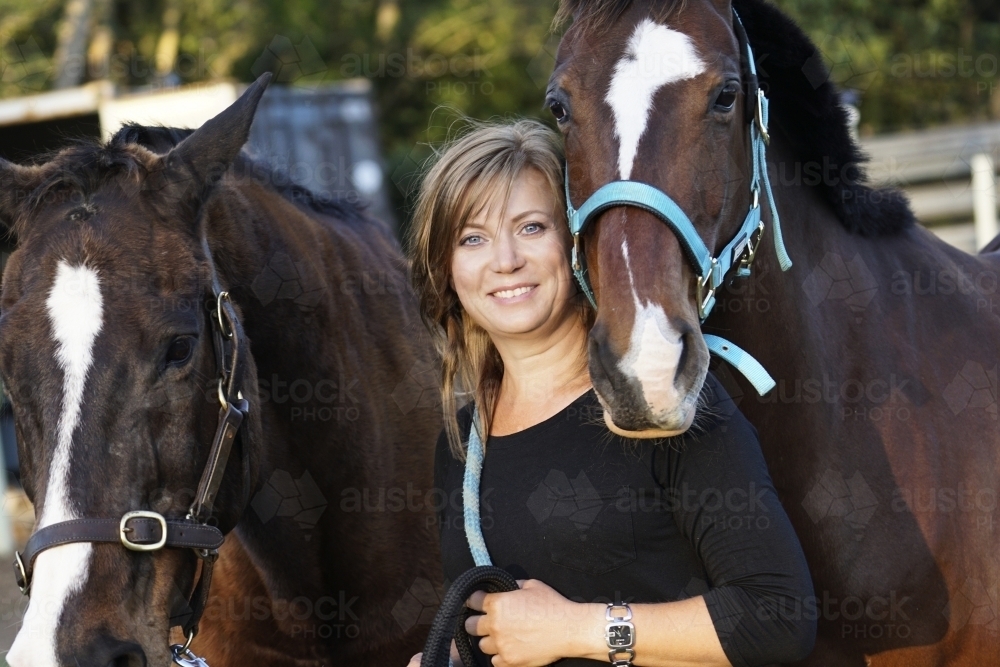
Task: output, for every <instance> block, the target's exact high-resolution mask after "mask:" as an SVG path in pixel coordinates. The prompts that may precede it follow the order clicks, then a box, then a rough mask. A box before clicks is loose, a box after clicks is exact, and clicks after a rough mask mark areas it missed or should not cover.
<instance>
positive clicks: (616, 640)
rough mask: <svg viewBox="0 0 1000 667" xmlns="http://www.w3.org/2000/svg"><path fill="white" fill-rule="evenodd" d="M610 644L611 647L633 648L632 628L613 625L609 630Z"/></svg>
mask: <svg viewBox="0 0 1000 667" xmlns="http://www.w3.org/2000/svg"><path fill="white" fill-rule="evenodd" d="M608 644H609V645H611V646H631V645H632V628H631V626H628V625H612V626H610V627H609V628H608Z"/></svg>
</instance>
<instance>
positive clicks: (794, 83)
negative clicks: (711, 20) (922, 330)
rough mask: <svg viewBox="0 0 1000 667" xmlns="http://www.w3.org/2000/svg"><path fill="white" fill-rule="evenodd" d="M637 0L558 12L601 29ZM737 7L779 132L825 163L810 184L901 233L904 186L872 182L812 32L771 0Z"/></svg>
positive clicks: (876, 231)
mask: <svg viewBox="0 0 1000 667" xmlns="http://www.w3.org/2000/svg"><path fill="white" fill-rule="evenodd" d="M633 1H634V0H561V2H560V5H559V12H558V14H557V20H565V19H566V18H569V17H573V18H574V20H575V21H579V20H584V21H586V22H587V25H585V26H584V27H583V29H584V30H593V29H595V28H596V27H597V26H598V25H602V24H604V25H606V23H607V22H609V21H613V20H614V19H615V18H617V17H618V16H620V14H621V12H623V11H624V10H625V9H626V8H627V7H628V6H629V5H630V4H631V3H632V2H633ZM684 1H685V0H653V2H652V7H651V16H652V17H653V18H654V19H658V20H659V19H660V17H661V16H663V15H665V14H666V15H668V14H670V13H672V12H674V11H680V10H681V9H682V7H683V2H684ZM733 7H734V8H735V9H736V11H737V12H738V13H739V15H740V20H741V21H742V22H743V25H744V27H745V28H746V31H747V36H748V38H749V40H750V46H751V47H752V48H753V52H754V57H755V58H756V61H757V70H758V71H757V74H758V76H759V78H760V82H761V87H762V88H763V89H764V91H765V92H766V93H767V97H768V99H769V100H770V119H769V120H770V126H771V131H772V134H780V135H781V136H782V139H784V140H785V141H786V142H787V143H788V145H789V146H790V148H791V150H792V153H793V155H794V157H795V160H796V161H797V162H798V163H799V165H800V166H802V167H805V166H806V165H815V167H817V168H819V169H820V170H822V172H823V177H822V178H821V179H820V182H819V183H818V184H816V185H811V186H810V187H813V188H814V190H815V191H816V192H818V193H819V194H820V196H821V197H822V199H823V201H824V202H825V203H826V204H827V205H829V206H830V208H831V209H832V211H833V213H834V214H835V215H836V216H837V219H838V220H839V221H840V223H841V224H842V225H843V226H844V228H845V229H847V230H848V231H849V232H851V233H853V234H859V235H862V236H872V237H874V236H889V235H892V234H896V233H898V232H901V231H903V230H905V229H908V228H909V227H911V226H912V225H913V224H915V222H916V218H915V217H914V215H913V211H912V210H910V205H909V202H908V201H907V199H906V196H905V195H904V194H903V193H902V192H900V191H899V190H898V189H895V188H877V187H873V186H871V185H870V184H869V183H868V182H867V174H866V172H865V169H864V164H865V163H866V162H868V156H867V155H865V153H864V152H863V151H862V150H861V147H860V146H859V145H858V143H857V142H856V141H855V139H854V137H853V136H851V132H850V129H849V121H848V117H847V111H846V110H845V109H844V107H843V106H842V105H841V103H840V98H839V96H838V93H837V88H836V86H835V85H834V84H833V82H832V81H830V77H829V73H828V71H827V69H826V66H825V65H824V63H823V57H822V55H821V54H820V52H819V50H818V49H817V48H816V46H815V45H814V44H813V43H812V41H811V40H810V39H809V37H807V36H806V34H805V33H804V32H803V31H802V29H801V28H799V27H798V26H797V25H796V24H795V23H794V22H793V21H792V20H791V19H790V18H789V17H788V16H786V15H785V14H784V13H782V12H781V11H780V10H779V9H778V8H777V7H775V6H773V5H771V4H768V3H767V2H765V1H764V0H733ZM828 165H829V166H828ZM796 174H797V175H796V177H797V178H801V175H800V174H799V173H798V172H796ZM828 174H829V176H828ZM779 175H780V174H779Z"/></svg>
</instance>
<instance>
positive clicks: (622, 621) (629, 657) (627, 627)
mask: <svg viewBox="0 0 1000 667" xmlns="http://www.w3.org/2000/svg"><path fill="white" fill-rule="evenodd" d="M616 609H624V610H625V615H624V616H616V615H615V614H614V611H615V610H616ZM604 618H605V619H606V620H608V621H609V623H608V624H607V625H606V626H605V631H604V638H605V639H606V640H607V642H608V659H609V660H611V664H612V665H616V666H617V667H632V661H633V660H635V649H634V648H633V647H634V646H635V626H634V625H632V624H631V623H629V621H631V620H632V609H631V608H630V607H629V606H628V604H611V603H610V602H609V603H608V608H607V610H606V611H605V612H604Z"/></svg>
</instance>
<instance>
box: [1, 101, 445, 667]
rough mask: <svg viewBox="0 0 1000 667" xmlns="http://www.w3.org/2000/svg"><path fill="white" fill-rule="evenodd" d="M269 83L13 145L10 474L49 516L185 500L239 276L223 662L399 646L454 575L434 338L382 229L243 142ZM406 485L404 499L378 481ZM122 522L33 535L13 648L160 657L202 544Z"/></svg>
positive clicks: (378, 657)
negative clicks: (171, 113) (289, 180)
mask: <svg viewBox="0 0 1000 667" xmlns="http://www.w3.org/2000/svg"><path fill="white" fill-rule="evenodd" d="M265 86H266V82H258V83H256V84H254V85H253V86H251V88H250V89H249V90H248V91H247V92H246V94H245V95H244V96H243V97H242V98H241V99H240V100H239V101H237V102H236V103H235V104H234V105H233V106H232V107H230V108H229V109H228V110H227V111H225V112H223V113H222V114H221V115H219V116H218V117H217V118H215V119H213V120H212V121H210V122H208V123H207V124H206V125H204V126H203V127H202V128H201V129H200V130H198V131H196V132H194V133H192V132H190V131H174V130H167V129H163V128H142V127H127V128H125V129H123V130H122V131H121V132H119V133H118V134H117V135H116V136H115V137H114V138H113V139H111V140H110V141H109V142H108V143H107V144H106V145H103V146H89V145H88V146H76V147H71V148H68V149H66V150H64V151H62V152H60V153H59V154H57V155H55V156H54V157H53V158H52V159H51V160H50V161H48V162H46V163H44V164H40V165H37V166H29V167H20V166H15V165H13V164H10V163H6V162H2V161H0V182H2V183H3V184H4V185H3V188H2V189H0V219H2V220H3V221H4V222H5V224H6V225H8V226H9V228H10V230H11V232H12V233H13V234H14V236H15V237H16V242H17V250H16V252H15V253H14V254H13V255H12V256H11V258H10V262H9V264H8V266H7V270H6V274H5V276H4V281H3V297H2V318H0V365H2V371H3V380H4V383H5V386H6V388H7V391H8V392H9V395H10V397H11V398H12V400H13V404H14V410H15V416H16V421H17V430H18V444H19V446H20V454H21V462H22V463H21V465H22V478H23V482H24V486H25V490H26V491H27V493H28V496H29V498H30V499H31V500H32V502H33V503H34V505H35V508H36V514H37V516H38V517H39V522H38V527H39V528H41V527H45V526H48V525H52V524H54V523H58V522H61V521H66V520H68V519H76V518H81V517H93V518H113V519H114V520H115V521H117V520H118V518H119V517H122V516H123V514H125V513H126V512H129V511H133V510H152V511H154V512H157V513H159V514H160V515H162V516H163V517H166V518H167V519H168V520H176V521H183V520H184V517H185V512H186V511H187V509H188V505H189V504H190V503H191V499H192V494H193V493H194V490H195V488H196V486H197V485H198V483H199V477H200V475H201V474H202V470H203V469H204V468H205V466H206V457H207V456H208V443H210V442H212V439H213V433H214V431H215V428H216V423H217V420H218V417H219V401H218V400H217V395H218V393H219V391H220V390H219V385H218V377H219V376H218V371H217V363H218V356H219V352H218V351H217V350H215V349H213V348H214V346H215V345H214V343H213V341H214V340H215V338H214V335H213V329H214V328H215V325H214V324H212V318H213V317H215V314H214V313H215V307H214V306H213V309H212V311H211V312H209V311H208V310H206V307H205V305H206V304H213V303H215V299H216V296H217V294H218V289H219V288H221V289H223V290H227V291H228V293H229V294H230V295H231V301H232V303H233V304H234V306H235V313H236V326H235V328H236V329H238V330H239V332H240V335H239V336H238V340H239V341H240V343H239V347H240V352H241V354H243V353H245V354H243V359H244V360H245V362H244V363H242V364H241V370H240V371H239V375H240V377H239V378H238V381H239V383H238V386H239V387H241V393H242V395H244V396H245V398H246V400H247V401H248V402H249V411H248V416H247V418H246V419H245V420H244V424H243V426H242V428H241V429H240V431H239V440H238V442H237V443H236V445H235V446H234V447H233V453H232V455H231V456H230V458H229V464H228V467H226V468H225V475H224V477H223V479H222V484H221V487H220V491H219V495H218V499H217V500H216V502H215V506H214V513H213V514H212V520H211V523H214V524H215V525H217V526H218V527H219V529H220V530H222V531H223V532H227V533H229V535H228V540H227V542H226V544H225V546H224V547H223V549H222V557H221V560H220V562H219V563H218V565H217V566H216V568H215V572H216V576H215V586H214V596H213V597H212V598H210V599H209V601H208V604H207V606H206V608H205V612H204V616H203V618H202V621H201V630H202V632H201V634H199V635H198V636H197V637H196V638H195V640H194V643H193V649H194V650H195V652H196V653H198V654H200V655H202V656H203V657H204V658H206V659H207V660H208V662H209V663H210V664H211V665H212V667H221V666H224V665H232V666H234V667H235V666H237V665H239V666H241V667H242V666H243V665H248V664H266V665H275V666H278V665H295V666H298V667H305V666H313V667H319V666H320V665H333V664H361V665H376V664H378V665H382V664H385V665H391V664H399V665H402V664H406V661H407V660H408V659H409V657H410V656H411V655H412V654H413V653H415V652H416V651H418V650H419V649H420V647H421V644H422V641H423V635H424V634H426V626H422V625H420V624H419V623H417V622H416V621H417V619H416V618H413V619H410V618H409V616H408V615H407V614H409V615H412V613H410V612H411V611H412V610H411V609H410V608H407V607H406V601H407V600H408V599H410V598H412V597H413V595H412V591H411V589H413V586H414V583H415V582H416V586H417V589H419V590H423V589H429V590H433V588H434V586H435V585H438V584H439V582H440V563H439V556H438V551H437V550H438V547H437V530H436V528H435V527H434V526H433V522H432V520H431V519H432V517H433V515H434V514H433V511H432V509H431V505H430V504H428V503H426V502H423V498H424V497H423V496H417V497H416V500H414V494H413V491H414V490H416V491H420V492H424V493H426V492H427V491H428V490H429V489H430V488H431V484H432V459H433V455H432V451H433V443H434V441H435V439H436V436H437V434H438V432H439V430H440V419H439V414H438V410H439V409H438V408H435V406H434V403H433V401H432V400H428V397H433V395H434V393H433V388H431V389H430V391H429V392H426V395H422V394H421V387H422V385H423V384H426V382H424V380H425V377H424V376H422V373H423V372H424V371H425V370H428V369H432V368H433V364H434V363H435V361H434V360H435V357H434V354H433V350H432V347H431V345H430V342H429V340H428V338H427V337H426V333H425V330H424V328H423V324H422V323H421V321H420V318H419V316H418V313H417V306H416V300H415V298H414V297H413V295H412V294H411V292H410V290H409V287H408V281H407V279H406V266H405V262H404V260H403V258H402V256H401V254H400V251H399V247H398V245H397V242H396V241H395V239H394V237H393V234H392V232H391V231H390V230H389V229H388V227H387V226H386V225H384V224H382V223H379V222H378V221H375V220H372V219H370V218H368V217H367V216H366V215H365V214H364V213H363V212H362V211H360V210H358V209H357V208H356V207H354V206H351V205H348V204H344V203H341V202H326V203H324V202H320V201H318V200H317V198H315V197H312V196H310V194H309V193H307V192H304V191H302V190H299V189H296V188H294V187H285V188H277V187H275V186H274V185H273V183H272V182H271V181H270V172H269V171H268V170H267V169H266V168H264V167H262V166H261V165H259V164H255V163H254V162H252V161H251V160H250V159H249V158H247V157H245V156H242V155H240V150H241V147H242V146H243V144H244V142H245V141H246V138H247V135H248V132H249V130H250V125H251V123H252V121H253V117H254V112H255V110H256V106H257V102H258V101H259V99H260V97H261V95H262V93H263V91H264V87H265ZM215 282H217V283H218V285H214V283H215ZM219 301H220V302H221V298H220V299H219ZM234 372H235V371H234ZM431 377H433V374H431ZM394 490H395V491H398V492H399V493H409V494H410V495H407V496H406V498H407V503H406V505H405V506H400V507H395V508H394V507H387V504H386V503H384V502H383V503H381V505H380V504H379V503H378V502H376V500H377V499H378V498H379V497H383V496H388V497H390V498H391V497H392V495H391V494H392V493H393V491H394ZM361 497H363V498H364V499H365V502H364V503H358V502H353V500H354V499H356V498H361ZM369 498H373V499H375V500H371V501H369V500H368V499H369ZM135 525H137V524H131V525H130V526H129V530H132V529H133V526H135ZM230 531H231V532H230ZM133 535H137V533H134V534H133ZM124 541H125V539H124V538H123V541H122V544H107V543H84V542H76V543H72V544H66V545H63V546H58V547H55V548H52V549H49V550H47V551H45V552H43V553H41V554H40V555H39V556H38V558H37V559H36V560H35V563H34V575H33V581H32V584H31V601H30V604H29V606H28V609H27V612H26V616H25V619H24V624H23V627H22V628H21V630H20V633H19V635H18V637H17V640H16V642H15V645H14V647H13V648H12V650H11V652H10V654H9V655H8V661H9V663H10V664H11V665H12V667H63V666H80V667H83V666H86V667H108V666H110V665H114V666H116V667H124V666H128V667H139V666H141V665H143V666H144V665H157V666H158V667H166V666H167V665H168V664H169V663H170V660H171V658H170V652H169V650H168V630H169V626H170V625H171V621H170V618H171V616H172V615H174V616H175V617H176V616H178V615H182V614H183V613H184V607H185V604H184V603H185V602H186V600H187V598H188V597H189V595H190V592H191V586H192V582H193V581H194V580H195V575H196V568H197V567H198V565H197V563H198V558H197V557H196V555H195V553H194V552H193V551H191V550H184V549H179V548H178V549H173V548H164V549H161V550H159V551H154V552H151V553H137V552H133V551H129V550H128V549H126V548H123V545H124ZM421 586H422V588H421ZM417 589H414V590H417ZM417 604H418V606H419V603H417ZM400 605H402V607H400ZM411 606H412V605H411ZM400 608H402V609H403V613H402V616H401V615H400V612H399V609H400ZM188 611H189V612H190V610H188ZM417 611H418V612H419V609H418V610H417ZM394 612H396V613H395V615H394ZM175 638H176V636H175Z"/></svg>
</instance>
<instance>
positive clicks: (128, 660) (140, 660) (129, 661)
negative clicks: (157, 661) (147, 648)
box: [107, 644, 146, 667]
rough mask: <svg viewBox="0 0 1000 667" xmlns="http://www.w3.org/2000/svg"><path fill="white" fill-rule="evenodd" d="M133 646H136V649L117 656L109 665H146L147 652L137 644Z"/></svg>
mask: <svg viewBox="0 0 1000 667" xmlns="http://www.w3.org/2000/svg"><path fill="white" fill-rule="evenodd" d="M131 646H134V647H135V650H129V651H127V652H125V653H122V654H120V655H117V656H115V657H114V658H112V659H111V662H109V663H108V666H107V667H146V654H145V653H143V651H142V649H140V648H138V647H137V646H135V644H132V645H131Z"/></svg>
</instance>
